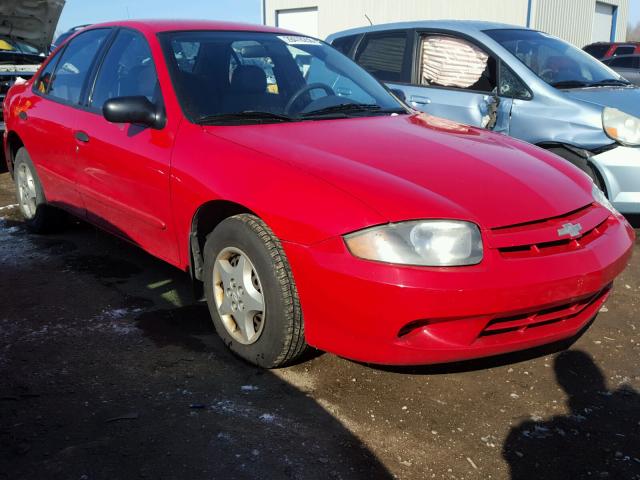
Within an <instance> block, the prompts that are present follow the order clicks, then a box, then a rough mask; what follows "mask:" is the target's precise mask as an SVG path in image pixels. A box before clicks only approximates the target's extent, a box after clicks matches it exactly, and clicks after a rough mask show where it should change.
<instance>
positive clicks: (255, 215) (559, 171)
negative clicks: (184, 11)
mask: <svg viewBox="0 0 640 480" xmlns="http://www.w3.org/2000/svg"><path fill="white" fill-rule="evenodd" d="M370 61H371V62H377V64H379V65H378V66H379V68H385V61H384V58H372V59H371V60H370ZM5 112H7V113H6V124H7V129H6V133H5V137H4V148H5V151H6V154H7V155H6V158H7V159H8V163H9V169H10V171H11V172H13V176H14V178H15V182H16V187H17V191H18V200H19V204H20V206H21V209H22V213H23V214H24V217H25V221H26V223H27V225H28V226H29V227H30V228H31V229H32V230H34V231H36V232H43V231H46V230H50V229H51V228H53V227H55V226H56V225H57V223H58V220H59V215H60V212H61V210H66V211H67V212H71V213H72V214H74V215H77V216H79V217H81V218H84V219H86V220H88V221H90V222H92V223H94V224H96V225H98V226H99V227H101V228H103V229H105V230H108V231H110V232H113V233H114V234H117V235H119V236H120V237H122V238H125V239H127V240H128V241H130V242H132V243H134V244H136V245H139V246H140V247H142V248H143V249H145V250H146V251H148V252H150V253H151V254H153V255H155V256H157V257H159V258H161V259H163V260H166V261H167V262H169V263H171V264H173V265H175V266H176V267H178V268H180V269H182V270H184V271H188V272H190V274H191V276H192V278H193V280H194V281H195V282H196V284H197V285H200V286H201V287H202V288H203V290H204V295H205V297H206V300H207V302H208V305H209V309H210V312H211V316H212V319H213V323H214V324H215V327H216V330H217V332H218V334H219V335H220V337H221V338H222V339H223V341H224V343H225V344H226V345H228V346H229V348H230V349H231V350H233V351H234V352H235V353H236V354H238V355H239V356H241V357H243V358H245V359H247V360H248V361H250V362H253V363H255V364H257V365H261V366H264V367H278V366H282V365H286V364H289V363H291V362H293V361H294V360H296V359H297V358H298V357H299V356H300V355H301V354H302V353H303V351H304V350H305V348H306V347H307V345H312V346H314V347H317V348H319V349H323V350H327V351H330V352H334V353H336V354H339V355H343V356H345V357H349V358H353V359H357V360H363V361H368V362H375V363H382V364H426V363H435V362H448V361H455V360H461V359H467V358H474V357H481V356H487V355H494V354H498V353H503V352H509V351H514V350H520V349H525V348H530V347H534V346H536V345H541V344H545V343H548V342H553V341H557V340H561V339H565V338H568V337H571V336H573V335H575V334H577V333H578V332H579V331H581V330H582V329H583V328H584V327H585V326H586V325H587V324H588V323H589V322H590V321H591V320H592V319H593V318H594V317H595V315H596V314H597V312H598V310H599V308H600V306H601V305H602V303H603V302H604V301H605V299H606V298H607V295H608V294H609V291H610V289H611V284H612V282H613V280H614V278H615V277H616V276H617V275H618V274H619V273H620V272H621V271H622V270H623V269H624V267H625V265H626V263H627V261H628V260H629V256H630V254H631V247H632V243H633V239H634V233H633V230H632V229H631V227H630V226H629V225H628V223H627V222H626V221H625V220H624V218H623V217H621V216H620V215H619V214H618V213H617V212H616V211H615V209H613V208H612V207H611V205H610V204H609V203H608V201H607V200H606V198H605V196H604V195H603V194H602V192H600V190H598V189H597V188H596V187H595V186H594V185H593V183H592V182H591V180H590V179H589V178H587V176H585V175H584V174H583V173H581V172H580V171H579V170H578V169H576V168H574V167H573V166H571V165H570V164H568V163H567V162H565V161H563V160H561V159H559V158H557V157H555V156H554V155H552V154H549V153H546V152H545V151H543V150H540V149H538V148H536V147H534V146H531V145H528V144H525V143H522V142H519V141H517V140H514V139H511V138H508V137H506V136H503V135H498V134H494V133H491V132H487V131H482V130H478V129H474V128H470V127H466V126H463V125H459V124H455V123H451V122H447V121H444V120H440V119H437V118H434V117H430V116H427V115H424V114H417V113H416V112H414V111H412V110H410V109H409V108H408V107H407V106H405V105H404V104H403V103H402V102H400V101H399V100H398V99H397V98H396V97H395V96H394V95H393V94H391V93H390V92H389V91H388V90H386V89H385V87H383V86H382V85H381V84H380V83H378V82H377V81H376V80H375V79H373V77H371V76H370V75H369V74H367V73H366V72H365V71H364V70H362V69H361V68H360V67H358V66H357V65H355V64H354V63H352V62H351V61H350V60H349V59H347V58H346V57H345V56H343V55H342V54H340V53H338V52H337V51H335V50H333V49H332V48H331V47H329V46H328V45H326V44H325V43H323V42H320V41H318V40H315V39H312V38H309V37H305V36H300V35H297V34H293V33H291V32H285V31H282V30H278V29H273V28H267V27H259V26H254V25H236V24H224V23H211V22H158V21H144V22H142V21H141V22H133V21H131V22H121V23H110V24H102V25H94V26H92V27H90V28H87V29H85V30H83V31H81V32H79V33H77V34H75V35H74V36H72V37H71V38H70V39H69V40H68V41H67V42H66V43H65V44H63V45H62V46H61V47H60V48H58V50H57V51H56V52H55V53H54V54H53V55H51V57H50V58H49V59H48V61H47V62H46V63H45V64H44V65H43V66H42V68H41V70H40V72H39V73H38V74H37V75H36V76H35V77H34V78H33V79H31V80H30V81H28V82H27V83H25V84H23V85H17V86H15V87H13V88H12V89H11V91H10V93H9V95H8V96H7V98H6V102H5Z"/></svg>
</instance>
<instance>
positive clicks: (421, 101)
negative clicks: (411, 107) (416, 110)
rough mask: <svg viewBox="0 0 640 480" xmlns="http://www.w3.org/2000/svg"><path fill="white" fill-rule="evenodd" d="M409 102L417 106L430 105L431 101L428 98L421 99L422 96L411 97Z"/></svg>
mask: <svg viewBox="0 0 640 480" xmlns="http://www.w3.org/2000/svg"><path fill="white" fill-rule="evenodd" d="M409 101H410V102H411V103H416V104H418V105H428V104H430V103H431V99H430V98H429V97H423V96H422V95H411V96H410V97H409Z"/></svg>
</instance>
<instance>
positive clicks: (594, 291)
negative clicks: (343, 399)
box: [284, 217, 634, 365]
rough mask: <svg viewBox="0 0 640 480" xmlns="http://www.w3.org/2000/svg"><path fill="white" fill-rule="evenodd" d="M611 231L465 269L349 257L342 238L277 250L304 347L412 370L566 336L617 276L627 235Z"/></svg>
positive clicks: (615, 225)
mask: <svg viewBox="0 0 640 480" xmlns="http://www.w3.org/2000/svg"><path fill="white" fill-rule="evenodd" d="M609 221H610V226H609V227H608V228H607V230H606V232H604V233H603V234H602V235H601V236H600V237H599V238H597V239H596V240H595V241H593V242H591V243H589V244H588V245H586V246H585V247H584V248H581V249H579V250H575V251H572V252H565V253H557V254H552V255H547V256H542V257H538V258H508V259H505V258H504V257H503V256H501V254H500V253H499V252H498V251H497V250H494V249H487V248H485V258H484V259H483V261H482V263H480V264H479V265H475V266H469V267H453V268H451V267H449V268H425V267H400V266H394V265H386V264H381V263H376V262H370V261H365V260H361V259H357V258H355V257H353V256H352V255H351V254H350V253H349V252H348V250H347V248H346V246H345V245H344V242H343V240H342V238H334V239H331V240H327V241H325V242H322V243H319V244H316V245H313V246H301V245H298V244H293V243H286V242H285V243H284V248H285V251H286V253H287V256H288V258H289V261H290V264H291V267H292V270H293V274H294V278H295V281H296V285H297V287H298V291H299V295H300V300H301V304H302V309H303V314H304V319H305V335H306V338H307V341H308V343H309V344H310V345H313V346H314V347H317V348H319V349H322V350H326V351H329V352H332V353H335V354H338V355H341V356H344V357H347V358H351V359H355V360H359V361H366V362H371V363H378V364H395V365H412V364H414V365H415V364H429V363H442V362H451V361H459V360H465V359H470V358H477V357H484V356H490V355H496V354H501V353H506V352H511V351H516V350H523V349H527V348H532V347H535V346H539V345H543V344H547V343H552V342H555V341H559V340H562V339H566V338H570V337H572V336H574V335H576V334H577V333H578V332H579V331H580V330H582V329H583V328H584V327H585V326H586V325H587V324H588V323H589V322H590V321H591V320H592V319H593V318H594V317H595V315H596V314H597V312H598V310H599V308H600V306H601V305H602V303H604V301H605V300H606V297H607V295H608V293H609V288H610V285H611V283H612V282H613V280H614V278H615V277H616V276H617V275H618V274H619V273H620V272H621V271H622V270H623V269H624V268H625V266H626V265H627V262H628V260H629V257H630V256H631V249H632V246H633V239H634V232H633V229H632V228H631V227H630V226H629V225H628V223H626V222H625V221H624V220H620V219H617V218H615V217H610V220H609Z"/></svg>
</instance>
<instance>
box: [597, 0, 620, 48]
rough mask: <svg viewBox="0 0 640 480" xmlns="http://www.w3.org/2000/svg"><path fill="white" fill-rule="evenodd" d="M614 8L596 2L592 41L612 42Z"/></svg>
mask: <svg viewBox="0 0 640 480" xmlns="http://www.w3.org/2000/svg"><path fill="white" fill-rule="evenodd" d="M614 8H615V7H614V6H613V5H609V4H607V3H602V2H596V13H595V16H594V18H593V33H592V34H591V41H593V42H608V41H610V40H611V32H612V25H613V16H614V15H613V11H614Z"/></svg>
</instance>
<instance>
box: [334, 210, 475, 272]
mask: <svg viewBox="0 0 640 480" xmlns="http://www.w3.org/2000/svg"><path fill="white" fill-rule="evenodd" d="M344 239H345V242H346V243H347V247H349V251H350V252H351V253H352V254H353V255H355V256H356V257H360V258H364V259H367V260H375V261H378V262H386V263H396V264H402V265H421V266H431V267H444V266H458V265H474V264H476V263H480V261H481V260H482V237H481V236H480V230H479V229H478V227H477V226H476V225H475V224H473V223H469V222H462V221H457V220H417V221H410V222H402V223H390V224H387V225H382V226H379V227H373V228H368V229H366V230H361V231H359V232H355V233H351V234H349V235H345V237H344Z"/></svg>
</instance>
